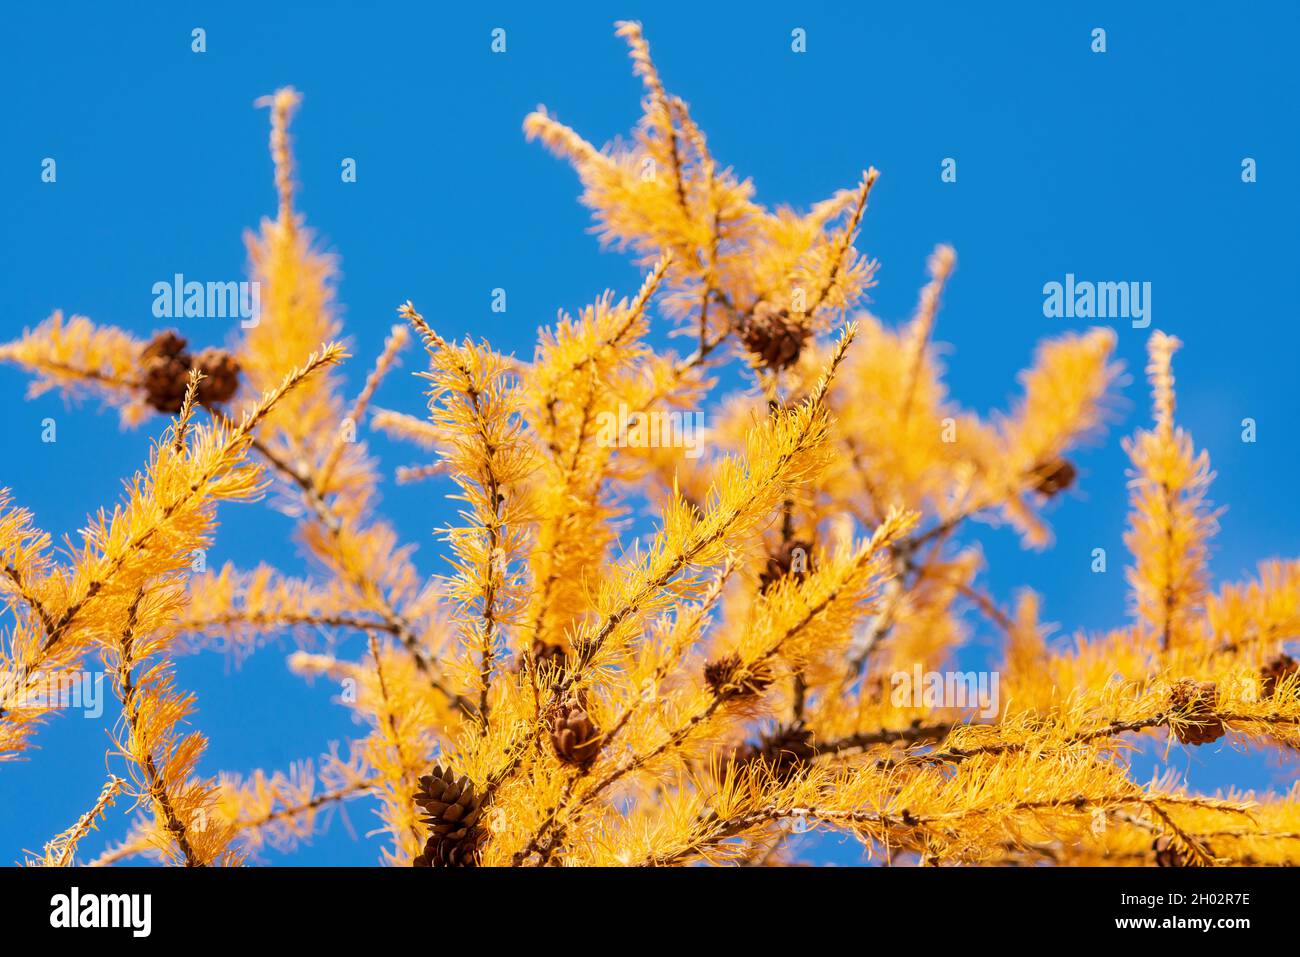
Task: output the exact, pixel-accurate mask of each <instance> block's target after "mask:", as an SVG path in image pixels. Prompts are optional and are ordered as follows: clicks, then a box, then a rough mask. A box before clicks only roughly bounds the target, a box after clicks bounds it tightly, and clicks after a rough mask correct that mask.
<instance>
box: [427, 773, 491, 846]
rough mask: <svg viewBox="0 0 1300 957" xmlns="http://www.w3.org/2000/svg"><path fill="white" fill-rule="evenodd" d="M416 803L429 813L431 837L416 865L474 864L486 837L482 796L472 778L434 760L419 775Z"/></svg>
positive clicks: (428, 821)
mask: <svg viewBox="0 0 1300 957" xmlns="http://www.w3.org/2000/svg"><path fill="white" fill-rule="evenodd" d="M415 803H416V804H417V805H419V806H420V807H421V808H422V809H423V810H424V812H425V813H426V814H427V815H428V817H425V818H423V821H424V823H425V824H427V825H429V838H428V840H426V841H425V843H424V851H423V852H422V853H420V854H419V855H417V856H416V858H415V860H414V861H412V862H411V863H412V864H413V865H414V866H416V867H474V866H476V865H477V864H478V851H479V848H480V846H481V845H482V843H483V840H484V839H485V837H486V834H485V832H484V831H483V829H482V828H481V827H480V826H479V823H478V821H479V816H480V815H481V813H482V811H483V799H482V798H480V797H479V796H478V795H477V794H475V792H474V787H473V785H472V784H470V782H469V778H467V777H465V776H464V775H463V774H462V775H461V776H460V777H459V778H458V777H456V775H455V773H454V772H453V771H452V770H451V769H450V768H444V767H443V766H442V765H441V764H435V765H434V766H433V771H432V772H431V773H430V774H426V775H424V776H422V777H421V778H420V789H419V790H418V791H416V792H415Z"/></svg>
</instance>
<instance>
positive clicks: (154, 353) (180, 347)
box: [140, 329, 186, 360]
mask: <svg viewBox="0 0 1300 957" xmlns="http://www.w3.org/2000/svg"><path fill="white" fill-rule="evenodd" d="M185 345H186V340H185V339H184V338H183V337H182V336H179V335H177V333H176V331H175V330H174V329H168V330H166V331H164V332H159V333H157V334H155V335H154V337H153V338H152V339H150V340H149V343H148V345H146V346H145V347H144V351H143V352H141V353H140V358H141V359H145V360H148V359H153V358H155V357H161V358H163V359H173V358H176V357H177V356H181V355H184V354H185Z"/></svg>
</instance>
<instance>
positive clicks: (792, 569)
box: [758, 539, 812, 594]
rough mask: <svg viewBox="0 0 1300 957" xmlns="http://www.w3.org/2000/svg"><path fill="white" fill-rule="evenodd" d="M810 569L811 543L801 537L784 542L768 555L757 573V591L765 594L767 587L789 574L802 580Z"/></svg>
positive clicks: (796, 579)
mask: <svg viewBox="0 0 1300 957" xmlns="http://www.w3.org/2000/svg"><path fill="white" fill-rule="evenodd" d="M796 566H797V567H796ZM810 571H812V544H811V543H809V542H805V541H803V540H801V539H794V540H792V541H788V542H784V543H783V544H782V545H781V547H780V548H779V549H778V550H777V553H776V554H775V555H769V556H768V559H767V566H766V567H765V568H764V569H763V571H762V572H760V573H759V576H758V586H759V591H761V592H763V593H764V594H766V593H767V590H768V589H769V588H771V587H772V586H773V585H775V584H776V583H777V582H779V581H780V580H781V579H782V578H785V576H787V575H791V574H793V576H794V579H795V581H803V579H804V576H806V575H807V574H808V572H810Z"/></svg>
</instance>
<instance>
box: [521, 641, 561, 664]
mask: <svg viewBox="0 0 1300 957" xmlns="http://www.w3.org/2000/svg"><path fill="white" fill-rule="evenodd" d="M567 659H568V655H567V653H566V652H565V650H564V646H563V645H557V644H555V643H554V642H550V641H542V639H540V638H534V639H533V647H532V648H530V649H529V650H528V651H526V652H524V654H522V655H520V656H519V668H518V670H520V671H523V670H524V667H525V666H526V665H529V664H531V665H532V666H533V667H534V668H537V670H538V671H544V670H547V669H548V668H549V669H553V670H555V671H563V670H564V665H565V662H566V661H567Z"/></svg>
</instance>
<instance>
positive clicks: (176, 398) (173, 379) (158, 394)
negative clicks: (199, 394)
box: [140, 329, 190, 415]
mask: <svg viewBox="0 0 1300 957" xmlns="http://www.w3.org/2000/svg"><path fill="white" fill-rule="evenodd" d="M140 362H141V366H142V375H141V382H142V384H143V385H144V390H145V395H146V397H147V401H148V402H149V404H150V405H151V406H153V407H154V408H155V409H157V410H158V411H159V412H166V413H169V414H171V415H175V414H176V413H177V412H179V411H180V410H181V405H182V404H183V403H184V401H185V389H186V387H187V386H188V385H189V378H190V354H189V353H188V352H186V351H185V340H184V339H183V338H182V337H180V336H178V335H177V334H176V333H175V332H173V331H171V330H170V329H169V330H167V331H166V332H160V333H158V334H157V335H156V336H154V337H153V338H152V339H151V340H150V341H149V344H148V345H146V346H145V347H144V351H143V352H141V353H140Z"/></svg>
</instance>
